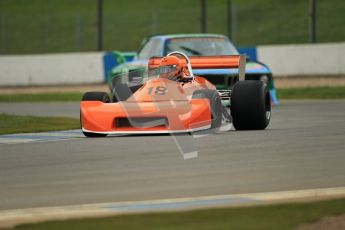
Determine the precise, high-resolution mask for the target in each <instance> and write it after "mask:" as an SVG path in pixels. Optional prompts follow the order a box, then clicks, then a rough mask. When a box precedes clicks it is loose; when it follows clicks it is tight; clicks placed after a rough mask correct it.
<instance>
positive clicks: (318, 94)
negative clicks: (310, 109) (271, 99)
mask: <svg viewBox="0 0 345 230" xmlns="http://www.w3.org/2000/svg"><path fill="white" fill-rule="evenodd" d="M277 94H278V99H344V98H345V86H334V87H328V86H323V87H304V88H286V89H277Z"/></svg>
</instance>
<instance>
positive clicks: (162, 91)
mask: <svg viewBox="0 0 345 230" xmlns="http://www.w3.org/2000/svg"><path fill="white" fill-rule="evenodd" d="M154 88H155V87H150V88H149V90H148V92H147V93H148V94H149V95H152V93H153V94H156V95H165V94H166V92H167V91H168V89H167V88H166V87H164V86H157V87H156V90H153V89H154ZM153 91H154V92H153Z"/></svg>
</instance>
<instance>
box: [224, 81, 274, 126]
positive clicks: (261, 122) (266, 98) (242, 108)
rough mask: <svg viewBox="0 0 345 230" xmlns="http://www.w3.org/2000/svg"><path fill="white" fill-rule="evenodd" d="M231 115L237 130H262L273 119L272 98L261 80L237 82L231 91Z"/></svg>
mask: <svg viewBox="0 0 345 230" xmlns="http://www.w3.org/2000/svg"><path fill="white" fill-rule="evenodd" d="M230 108H231V115H232V118H233V125H234V127H235V129H236V130H262V129H265V128H266V127H267V126H268V124H269V122H270V119H271V99H270V94H269V92H268V91H267V86H266V84H264V83H263V82H261V81H255V80H247V81H239V82H237V83H236V84H235V85H234V87H233V90H232V93H231V107H230Z"/></svg>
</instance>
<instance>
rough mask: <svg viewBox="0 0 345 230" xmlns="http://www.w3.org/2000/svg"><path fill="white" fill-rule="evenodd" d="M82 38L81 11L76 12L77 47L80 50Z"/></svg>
mask: <svg viewBox="0 0 345 230" xmlns="http://www.w3.org/2000/svg"><path fill="white" fill-rule="evenodd" d="M80 39H81V18H80V13H77V14H76V18H75V49H76V51H80Z"/></svg>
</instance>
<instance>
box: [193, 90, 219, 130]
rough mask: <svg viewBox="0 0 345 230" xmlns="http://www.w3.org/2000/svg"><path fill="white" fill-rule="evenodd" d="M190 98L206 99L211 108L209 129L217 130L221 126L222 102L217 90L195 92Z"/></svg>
mask: <svg viewBox="0 0 345 230" xmlns="http://www.w3.org/2000/svg"><path fill="white" fill-rule="evenodd" d="M192 98H207V99H209V101H210V106H211V119H212V121H211V129H214V130H216V131H217V130H218V129H219V128H220V126H221V124H222V114H223V111H222V108H223V106H222V101H221V99H220V96H219V93H218V92H217V90H211V89H207V90H196V91H195V92H194V93H193V96H192Z"/></svg>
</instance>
